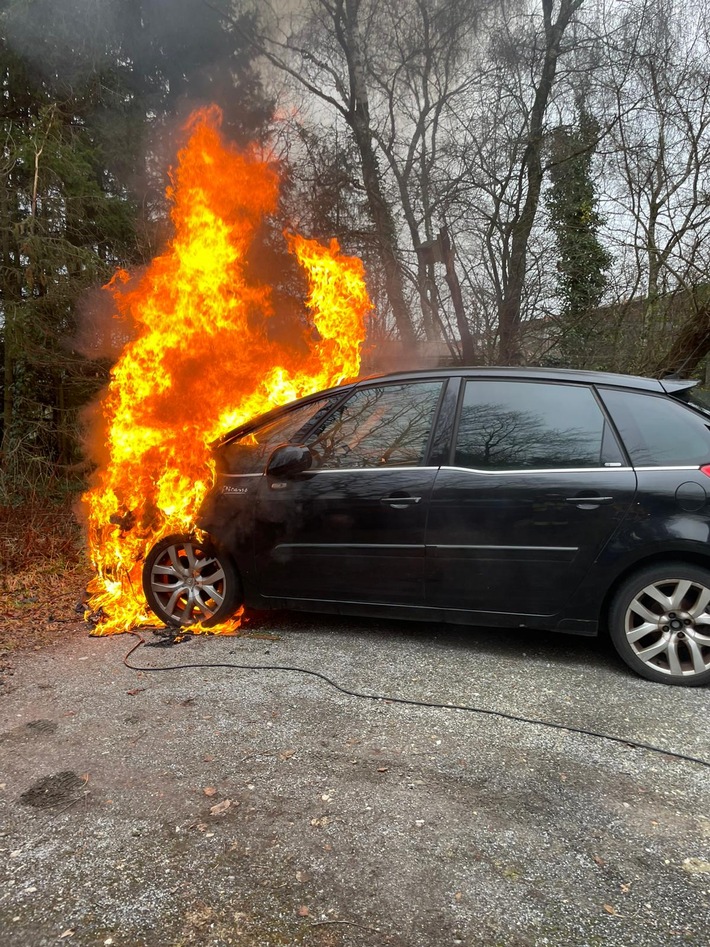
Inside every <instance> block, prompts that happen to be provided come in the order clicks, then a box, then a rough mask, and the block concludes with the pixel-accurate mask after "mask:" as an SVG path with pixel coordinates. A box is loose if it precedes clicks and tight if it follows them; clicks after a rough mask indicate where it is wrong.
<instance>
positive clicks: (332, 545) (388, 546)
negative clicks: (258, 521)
mask: <svg viewBox="0 0 710 947" xmlns="http://www.w3.org/2000/svg"><path fill="white" fill-rule="evenodd" d="M274 548H275V549H423V548H424V543H279V545H278V546H275V547H274Z"/></svg>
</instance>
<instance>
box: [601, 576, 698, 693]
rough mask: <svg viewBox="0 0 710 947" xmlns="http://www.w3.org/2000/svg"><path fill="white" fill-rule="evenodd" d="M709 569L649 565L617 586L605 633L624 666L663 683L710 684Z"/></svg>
mask: <svg viewBox="0 0 710 947" xmlns="http://www.w3.org/2000/svg"><path fill="white" fill-rule="evenodd" d="M709 606H710V571H709V570H707V569H703V568H701V567H700V566H694V565H690V564H688V563H683V562H668V563H665V564H664V563H660V564H658V565H653V566H648V567H647V568H645V569H641V570H640V571H639V572H636V573H634V575H632V576H630V578H628V579H627V580H626V581H625V582H624V584H623V585H622V586H621V587H620V588H619V590H618V591H617V593H616V595H615V596H614V599H613V601H612V604H611V608H610V611H609V634H610V636H611V639H612V641H613V642H614V647H615V648H616V650H617V651H618V653H619V655H620V656H621V657H622V658H623V660H624V661H625V662H626V663H627V664H628V666H629V667H630V668H631V669H632V670H634V671H636V673H637V674H640V675H641V676H642V677H646V678H648V680H650V681H658V682H660V683H663V684H676V685H680V686H681V687H698V686H700V685H701V684H707V683H708V682H710V613H708V607H709Z"/></svg>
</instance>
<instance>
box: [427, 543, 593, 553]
mask: <svg viewBox="0 0 710 947" xmlns="http://www.w3.org/2000/svg"><path fill="white" fill-rule="evenodd" d="M427 549H504V550H520V549H524V550H525V551H526V552H577V550H578V549H579V546H474V545H468V544H464V543H454V544H451V545H449V544H448V543H427Z"/></svg>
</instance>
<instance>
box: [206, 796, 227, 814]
mask: <svg viewBox="0 0 710 947" xmlns="http://www.w3.org/2000/svg"><path fill="white" fill-rule="evenodd" d="M231 805H232V800H231V799H223V800H222V802H218V803H217V804H216V805H214V806H212V807H211V808H210V815H224V813H225V812H226V811H227V809H229V808H230V806H231Z"/></svg>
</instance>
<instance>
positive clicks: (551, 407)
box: [455, 380, 622, 470]
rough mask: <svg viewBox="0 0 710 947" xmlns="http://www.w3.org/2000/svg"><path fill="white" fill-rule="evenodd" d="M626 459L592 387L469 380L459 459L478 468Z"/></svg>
mask: <svg viewBox="0 0 710 947" xmlns="http://www.w3.org/2000/svg"><path fill="white" fill-rule="evenodd" d="M621 462H622V456H621V453H620V451H619V447H618V445H617V444H616V441H615V439H614V436H613V434H612V432H611V430H610V429H609V425H608V423H607V421H606V419H605V417H604V414H603V413H602V410H601V408H600V407H599V405H598V403H597V400H596V398H595V397H594V394H593V393H592V391H591V389H589V388H587V387H584V386H582V385H558V384H544V383H540V382H513V381H494V380H490V381H489V380H482V381H467V382H466V387H465V390H464V398H463V404H462V408H461V416H460V420H459V426H458V434H457V438H456V453H455V463H456V464H457V465H458V466H461V467H472V468H475V469H478V470H522V469H535V470H546V469H547V470H549V469H560V468H575V467H602V466H604V465H605V464H607V465H616V464H620V463H621Z"/></svg>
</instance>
